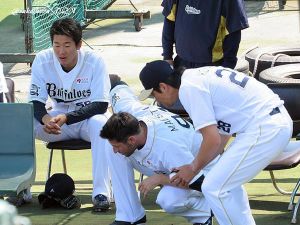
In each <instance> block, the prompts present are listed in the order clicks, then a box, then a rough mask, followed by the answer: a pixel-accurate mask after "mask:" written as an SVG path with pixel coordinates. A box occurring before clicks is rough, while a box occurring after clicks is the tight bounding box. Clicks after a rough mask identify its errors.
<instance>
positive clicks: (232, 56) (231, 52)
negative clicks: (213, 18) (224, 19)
mask: <svg viewBox="0 0 300 225" xmlns="http://www.w3.org/2000/svg"><path fill="white" fill-rule="evenodd" d="M240 41H241V31H240V30H238V31H235V32H233V33H230V34H228V35H226V36H225V39H224V42H223V54H224V57H223V63H222V66H224V67H228V68H231V69H234V67H235V65H236V63H237V57H236V55H237V52H238V50H239V44H240Z"/></svg>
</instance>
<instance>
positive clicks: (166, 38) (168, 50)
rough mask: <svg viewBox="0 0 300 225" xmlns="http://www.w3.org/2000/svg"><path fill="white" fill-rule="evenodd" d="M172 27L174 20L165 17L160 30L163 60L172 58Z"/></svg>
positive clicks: (173, 26)
mask: <svg viewBox="0 0 300 225" xmlns="http://www.w3.org/2000/svg"><path fill="white" fill-rule="evenodd" d="M174 29H175V22H172V21H170V20H168V19H167V18H165V20H164V25H163V31H162V48H163V53H162V56H163V58H164V59H165V60H166V59H172V58H173V44H174Z"/></svg>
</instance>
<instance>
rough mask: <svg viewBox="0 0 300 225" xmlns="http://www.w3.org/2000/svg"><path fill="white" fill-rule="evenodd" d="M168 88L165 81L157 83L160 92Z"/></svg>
mask: <svg viewBox="0 0 300 225" xmlns="http://www.w3.org/2000/svg"><path fill="white" fill-rule="evenodd" d="M167 88H168V85H167V84H166V83H159V89H160V91H161V92H162V93H164V92H165V91H166V90H167Z"/></svg>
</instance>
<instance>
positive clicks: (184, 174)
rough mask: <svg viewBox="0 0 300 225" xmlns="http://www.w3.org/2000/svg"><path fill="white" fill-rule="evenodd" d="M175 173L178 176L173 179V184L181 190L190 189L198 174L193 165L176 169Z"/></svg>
mask: <svg viewBox="0 0 300 225" xmlns="http://www.w3.org/2000/svg"><path fill="white" fill-rule="evenodd" d="M173 171H174V172H176V174H175V175H174V176H173V177H172V178H171V184H173V185H175V186H177V187H181V188H188V186H189V183H190V182H191V180H192V179H193V178H194V177H195V176H196V174H197V172H196V171H194V169H193V166H192V165H191V164H187V165H184V166H180V167H177V168H174V169H173Z"/></svg>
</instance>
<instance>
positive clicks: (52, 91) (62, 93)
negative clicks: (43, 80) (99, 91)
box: [46, 83, 91, 101]
mask: <svg viewBox="0 0 300 225" xmlns="http://www.w3.org/2000/svg"><path fill="white" fill-rule="evenodd" d="M46 88H47V92H48V95H49V96H50V97H54V98H59V99H63V100H64V101H74V100H78V99H83V98H87V97H89V96H90V95H91V90H90V89H87V90H76V89H72V90H70V91H69V90H66V89H63V88H57V87H56V85H55V84H54V83H47V84H46Z"/></svg>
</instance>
